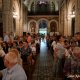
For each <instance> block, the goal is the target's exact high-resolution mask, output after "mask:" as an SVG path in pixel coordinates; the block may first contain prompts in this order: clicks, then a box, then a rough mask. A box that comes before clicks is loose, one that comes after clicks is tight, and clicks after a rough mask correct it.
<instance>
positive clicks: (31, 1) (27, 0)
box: [24, 0, 60, 10]
mask: <svg viewBox="0 0 80 80" xmlns="http://www.w3.org/2000/svg"><path fill="white" fill-rule="evenodd" d="M38 1H40V2H41V3H43V2H45V1H47V2H54V4H55V6H56V10H58V2H59V1H60V0H24V4H25V5H26V6H27V7H28V10H30V9H31V4H32V3H33V2H38Z"/></svg>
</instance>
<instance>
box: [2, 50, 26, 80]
mask: <svg viewBox="0 0 80 80" xmlns="http://www.w3.org/2000/svg"><path fill="white" fill-rule="evenodd" d="M4 65H5V66H6V69H3V70H2V71H1V73H2V75H3V77H2V80H27V76H26V74H25V71H24V70H23V68H22V66H21V65H20V64H19V63H18V57H17V55H16V54H15V51H14V52H13V51H12V52H11V51H10V52H8V54H6V55H5V58H4Z"/></svg>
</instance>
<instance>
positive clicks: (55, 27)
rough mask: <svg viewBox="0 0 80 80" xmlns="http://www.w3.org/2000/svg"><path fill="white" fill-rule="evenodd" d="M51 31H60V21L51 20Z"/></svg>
mask: <svg viewBox="0 0 80 80" xmlns="http://www.w3.org/2000/svg"><path fill="white" fill-rule="evenodd" d="M49 30H50V32H58V22H57V21H56V20H51V21H50V22H49Z"/></svg>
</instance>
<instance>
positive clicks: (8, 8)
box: [3, 0, 13, 33]
mask: <svg viewBox="0 0 80 80" xmlns="http://www.w3.org/2000/svg"><path fill="white" fill-rule="evenodd" d="M12 1H13V0H3V32H8V33H9V32H13V14H12V11H13V6H12Z"/></svg>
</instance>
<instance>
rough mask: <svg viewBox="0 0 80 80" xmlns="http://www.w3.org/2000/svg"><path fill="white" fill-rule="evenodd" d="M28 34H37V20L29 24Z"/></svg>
mask: <svg viewBox="0 0 80 80" xmlns="http://www.w3.org/2000/svg"><path fill="white" fill-rule="evenodd" d="M28 32H30V33H34V32H35V33H37V22H36V21H35V20H30V21H29V22H28Z"/></svg>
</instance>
